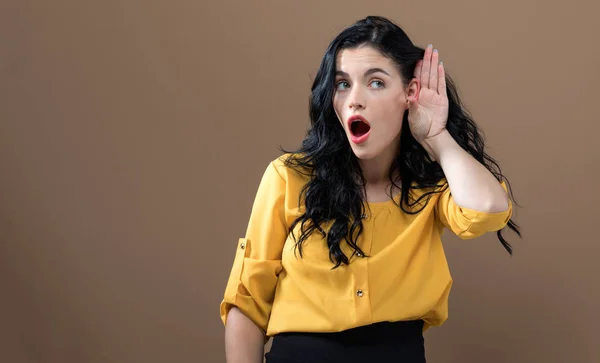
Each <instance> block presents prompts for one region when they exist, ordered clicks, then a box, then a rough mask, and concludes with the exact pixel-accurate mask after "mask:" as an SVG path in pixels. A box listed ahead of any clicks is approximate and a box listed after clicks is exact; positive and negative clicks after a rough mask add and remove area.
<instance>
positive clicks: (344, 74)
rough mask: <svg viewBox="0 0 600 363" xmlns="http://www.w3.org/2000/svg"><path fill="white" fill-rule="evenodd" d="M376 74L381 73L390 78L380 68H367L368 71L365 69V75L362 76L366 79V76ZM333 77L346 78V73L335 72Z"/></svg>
mask: <svg viewBox="0 0 600 363" xmlns="http://www.w3.org/2000/svg"><path fill="white" fill-rule="evenodd" d="M377 72H381V73H383V74H387V75H388V76H390V74H389V73H388V72H386V71H384V70H383V69H381V68H369V69H367V70H366V71H365V74H364V76H365V77H366V76H368V75H370V74H373V73H377ZM335 75H336V76H342V77H348V73H346V72H344V71H336V72H335ZM390 77H391V76H390Z"/></svg>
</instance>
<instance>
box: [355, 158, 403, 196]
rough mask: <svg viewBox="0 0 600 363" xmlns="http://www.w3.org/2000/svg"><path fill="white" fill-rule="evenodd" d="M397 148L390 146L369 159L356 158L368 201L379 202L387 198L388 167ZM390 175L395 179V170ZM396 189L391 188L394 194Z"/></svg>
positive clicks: (392, 161) (389, 167) (388, 187)
mask: <svg viewBox="0 0 600 363" xmlns="http://www.w3.org/2000/svg"><path fill="white" fill-rule="evenodd" d="M396 152H397V150H394V149H392V148H390V149H388V150H386V151H385V152H383V153H382V154H380V155H378V156H377V157H375V158H373V159H369V160H358V163H359V165H360V168H361V171H362V175H363V178H364V180H365V183H366V185H365V190H366V193H367V196H366V197H367V200H368V201H370V202H380V201H383V200H385V199H386V198H387V199H389V191H390V186H391V185H390V175H389V174H390V169H391V167H392V164H393V163H394V159H395V157H396ZM395 173H396V174H395V175H392V179H396V177H397V176H398V175H397V171H395ZM396 192H397V190H393V191H392V193H393V195H395V194H396Z"/></svg>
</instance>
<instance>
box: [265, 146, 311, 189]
mask: <svg viewBox="0 0 600 363" xmlns="http://www.w3.org/2000/svg"><path fill="white" fill-rule="evenodd" d="M270 165H271V166H272V167H273V168H274V169H275V170H276V171H277V173H278V174H279V175H280V176H281V177H282V178H283V179H284V180H285V181H286V183H288V184H289V183H292V184H305V183H307V182H308V181H309V180H310V177H311V170H310V168H309V167H308V166H306V165H304V163H303V159H302V155H301V154H297V153H285V154H283V155H280V156H278V157H277V158H276V159H274V160H272V161H271V163H270Z"/></svg>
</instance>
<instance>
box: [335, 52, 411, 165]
mask: <svg viewBox="0 0 600 363" xmlns="http://www.w3.org/2000/svg"><path fill="white" fill-rule="evenodd" d="M417 90H418V83H417V82H416V81H411V82H410V83H409V85H408V86H405V85H404V82H403V81H402V76H401V74H400V72H399V71H398V68H397V66H396V65H395V63H394V62H393V61H392V60H391V59H390V58H387V57H385V56H383V55H382V54H381V53H380V52H379V51H378V50H376V49H375V48H373V47H370V46H361V47H358V48H354V49H344V50H342V51H340V52H339V53H338V57H337V60H336V80H335V88H334V97H333V107H334V109H335V112H336V114H337V116H338V119H339V121H340V122H341V124H342V127H343V128H344V130H345V132H346V136H347V137H348V140H349V141H350V145H351V147H352V150H353V152H354V154H355V155H356V156H357V157H358V158H359V159H361V160H371V159H374V158H376V157H377V156H380V155H381V154H382V153H384V152H385V153H390V152H391V153H394V154H395V153H396V152H397V148H398V144H399V140H400V131H401V129H402V118H403V115H404V112H405V111H406V109H407V108H408V106H409V105H408V103H407V100H408V98H409V97H410V99H411V100H412V99H414V98H413V97H414V95H415V93H416V91H417Z"/></svg>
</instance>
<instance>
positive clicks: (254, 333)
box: [225, 307, 265, 363]
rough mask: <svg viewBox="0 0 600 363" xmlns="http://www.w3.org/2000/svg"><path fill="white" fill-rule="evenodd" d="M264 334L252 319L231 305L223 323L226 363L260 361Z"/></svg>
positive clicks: (263, 347) (263, 346) (261, 360)
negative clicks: (225, 322) (224, 323)
mask: <svg viewBox="0 0 600 363" xmlns="http://www.w3.org/2000/svg"><path fill="white" fill-rule="evenodd" d="M264 349H265V335H264V334H263V332H262V330H260V329H259V328H258V327H257V326H256V324H254V322H252V320H250V319H249V318H248V317H247V316H246V315H244V314H243V313H242V312H241V311H240V310H239V309H238V308H236V307H233V308H231V310H230V311H229V314H228V315H227V324H226V325H225V356H226V359H227V363H262V362H263V356H264Z"/></svg>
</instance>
